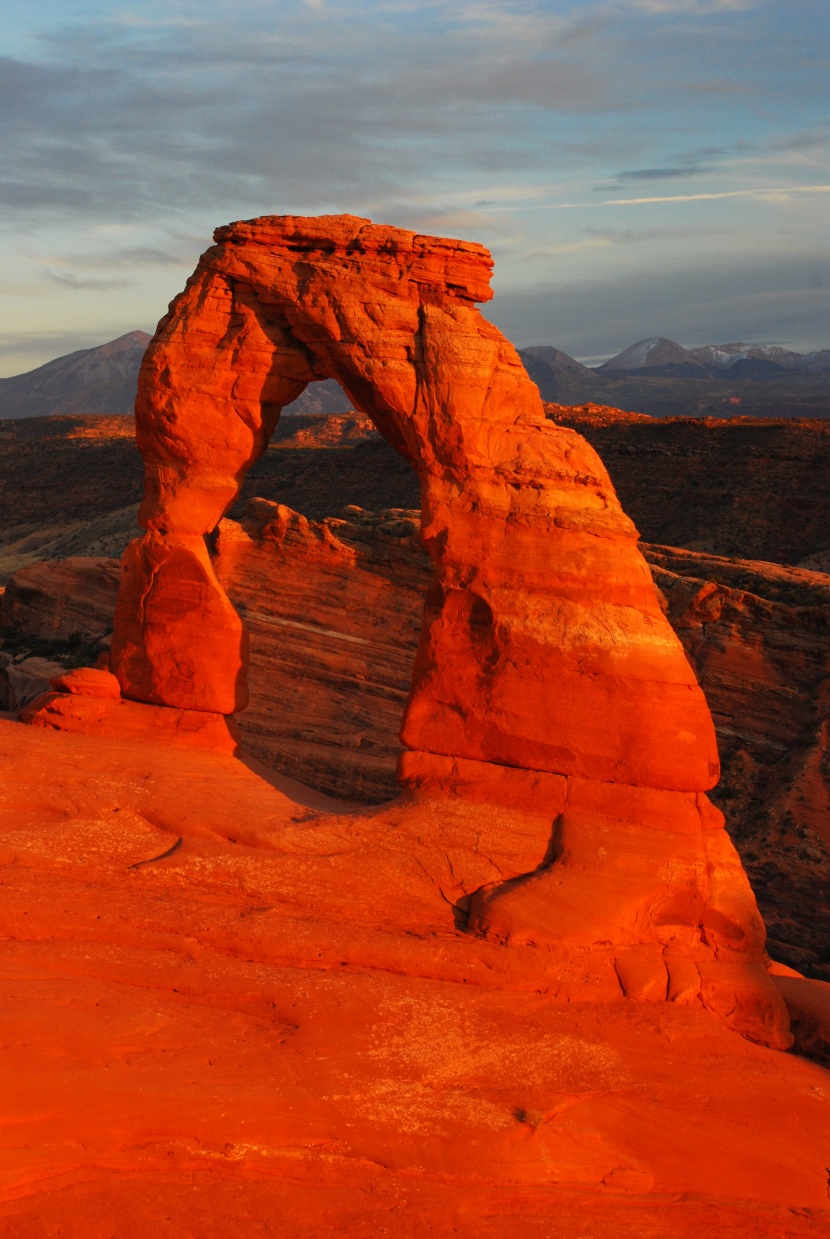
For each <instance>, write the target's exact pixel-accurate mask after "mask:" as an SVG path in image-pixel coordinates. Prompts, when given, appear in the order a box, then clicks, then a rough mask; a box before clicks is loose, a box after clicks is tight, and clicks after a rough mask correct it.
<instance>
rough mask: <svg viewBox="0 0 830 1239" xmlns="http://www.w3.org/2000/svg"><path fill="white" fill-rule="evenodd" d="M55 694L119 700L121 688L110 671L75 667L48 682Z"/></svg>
mask: <svg viewBox="0 0 830 1239" xmlns="http://www.w3.org/2000/svg"><path fill="white" fill-rule="evenodd" d="M50 683H51V686H52V688H53V689H54V690H55V692H56V693H74V694H75V695H77V696H80V697H105V698H110V697H113V698H116V699H117V698H119V697H120V696H121V686H120V685H119V683H118V680H117V679H116V678H115V676H114V675H113V674H112V672H111V671H106V670H104V669H103V668H98V667H76V668H75V669H74V670H72V671H62V672H61V674H60V675H56V676H53V678H52V680H51V681H50Z"/></svg>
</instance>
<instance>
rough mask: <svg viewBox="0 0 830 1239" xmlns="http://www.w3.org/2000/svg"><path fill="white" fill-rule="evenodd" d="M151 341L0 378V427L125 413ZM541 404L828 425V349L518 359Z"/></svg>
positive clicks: (335, 396) (535, 352)
mask: <svg viewBox="0 0 830 1239" xmlns="http://www.w3.org/2000/svg"><path fill="white" fill-rule="evenodd" d="M149 342H150V336H149V335H148V334H147V332H146V331H130V332H128V333H127V334H126V335H123V336H119V337H118V339H117V340H111V341H110V342H109V343H108V344H102V345H101V346H100V347H99V348H91V349H81V350H80V351H79V352H77V353H70V354H69V355H68V356H66V357H58V358H56V359H55V360H54V361H50V362H47V363H46V365H44V366H39V367H38V368H37V369H36V370H31V371H29V372H28V373H27V374H18V375H15V376H14V377H13V378H6V379H0V418H23V417H46V416H51V415H54V414H61V413H69V414H79V413H110V414H114V413H131V412H132V409H133V403H134V401H135V392H136V383H137V379H138V369H139V366H140V364H141V358H142V356H143V355H144V350H145V349H146V347H147V345H148V343H149ZM519 356H520V357H521V359H522V361H523V363H524V365H525V368H526V370H527V372H528V374H529V375H530V377H531V378H532V379H533V381H534V383H536V385H537V386H538V388H539V391H540V393H541V396H542V399H543V400H548V401H551V402H552V403H554V404H564V405H581V404H589V403H592V404H606V405H612V406H613V407H615V408H619V409H625V410H627V411H628V412H632V413H649V414H651V415H652V416H653V417H667V416H686V417H689V416H692V417H706V416H709V417H730V416H735V415H740V414H744V415H750V416H754V417H830V349H820V350H818V351H815V352H812V353H796V352H793V351H792V350H790V349H783V348H778V347H777V346H775V345H766V344H762V345H751V344H742V343H736V344H706V345H704V346H703V347H702V348H694V349H686V348H683V347H682V345H680V344H677V343H676V342H675V341H674V340H667V339H665V338H664V337H662V336H654V337H652V338H651V339H648V340H638V341H637V343H636V344H632V345H630V347H629V348H626V349H623V351H622V352H621V353H617V355H616V356H615V357H612V358H610V360H609V361H606V362H604V363H603V364H602V365H601V366H597V367H590V366H584V365H583V364H582V363H581V362H579V361H577V360H576V359H575V358H573V357H570V356H568V354H567V353H563V352H562V350H561V349H558V348H554V347H552V346H550V345H539V346H536V347H533V348H525V349H520V350H519ZM348 406H349V401H348V398H347V397H346V395H345V394H344V392H343V390H342V388H341V387H340V386H339V385H338V384H337V383H336V382H334V380H333V379H327V380H325V381H324V382H321V383H311V384H309V386H308V387H307V388H306V390H305V391H304V392H303V394H302V395H301V396H300V397H299V398H298V399H297V400H295V401H294V403H293V404H292V405H289V406H288V408H287V409H286V412H287V413H342V412H344V411H345V410H346V409H347V408H348Z"/></svg>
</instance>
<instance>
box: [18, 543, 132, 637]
mask: <svg viewBox="0 0 830 1239" xmlns="http://www.w3.org/2000/svg"><path fill="white" fill-rule="evenodd" d="M119 576H120V574H119V572H118V566H117V564H115V563H113V561H112V560H111V559H93V558H83V559H82V558H78V557H74V556H73V557H71V558H69V559H59V560H52V561H50V562H48V563H39V564H32V565H31V567H28V568H21V569H19V570H18V571H17V572H15V574H14V576H13V577H12V578H11V579H10V580H9V582H8V586H7V588H6V591H5V593H3V594H2V595H0V628H11V629H18V628H20V627H21V624H22V623H24V619H23V617H24V616H25V632H26V636H28V637H35V638H39V639H40V640H43V641H60V640H66V638H67V637H71V636H74V635H76V634H79V635H81V636H87V637H99V636H103V635H104V634H105V633H107V632H109V631H110V629H111V628H112V598H113V594H114V592H115V590H117V588H118V581H119Z"/></svg>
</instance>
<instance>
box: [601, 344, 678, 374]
mask: <svg viewBox="0 0 830 1239" xmlns="http://www.w3.org/2000/svg"><path fill="white" fill-rule="evenodd" d="M688 364H689V354H688V353H687V352H686V350H685V348H683V346H682V345H680V344H678V343H677V342H676V341H675V340H667V339H666V338H665V336H651V337H649V338H648V339H647V340H638V341H637V343H636V344H631V345H629V347H628V348H626V349H623V351H622V352H621V353H617V355H616V357H612V358H611V359H610V360H609V361H606V362H603V364H602V365H601V366H599V367H598V369H599V370H645V369H647V368H650V367H652V366H685V365H688Z"/></svg>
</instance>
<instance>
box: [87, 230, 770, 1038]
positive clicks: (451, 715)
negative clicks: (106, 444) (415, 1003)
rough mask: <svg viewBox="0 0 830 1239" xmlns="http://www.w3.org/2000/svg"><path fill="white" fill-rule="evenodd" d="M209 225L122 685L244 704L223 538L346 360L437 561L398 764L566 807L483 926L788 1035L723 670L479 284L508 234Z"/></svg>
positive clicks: (432, 789)
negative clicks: (723, 722) (595, 954)
mask: <svg viewBox="0 0 830 1239" xmlns="http://www.w3.org/2000/svg"><path fill="white" fill-rule="evenodd" d="M215 241H216V244H215V245H214V246H213V247H212V248H211V249H209V250H208V251H207V252H206V253H205V254H204V255H203V257H202V258H201V260H200V262H199V265H198V267H197V269H196V271H195V273H194V275H193V276H192V277H191V279H190V280H189V281H188V284H187V287H186V288H185V290H184V292H183V293H182V294H181V295H180V296H179V297H178V298H177V299H176V300H175V301H174V302H173V303H172V305H171V307H170V312H169V313H168V315H167V316H166V318H165V319H163V320H162V322H161V323H160V325H159V328H158V331H157V333H156V336H155V337H154V340H153V342H152V344H151V346H150V348H149V349H148V352H147V355H146V357H145V361H144V364H143V367H142V371H141V376H140V380H139V393H138V399H137V404H136V418H137V438H138V444H139V447H140V449H141V451H142V453H143V455H144V459H145V462H146V491H145V498H144V502H143V505H142V510H141V516H140V521H141V524H142V525H143V526H144V528H145V530H146V532H145V534H144V536H143V537H142V538H140V539H138V540H137V541H136V542H134V543H133V544H132V545H131V547H130V548H129V549H128V551H127V553H126V555H125V558H124V575H123V581H122V586H121V590H120V594H119V602H118V609H117V613H116V622H115V631H114V634H113V648H112V658H113V664H112V665H113V670H114V671H115V673H116V675H117V676H118V679H119V681H120V683H121V687H122V692H123V694H124V696H125V697H128V698H133V699H135V700H139V701H144V702H150V703H155V704H157V705H161V706H175V707H179V708H184V709H190V710H197V711H198V710H203V711H218V712H221V713H225V714H229V713H232V712H233V711H234V710H235V709H238V708H240V707H241V706H242V705H244V700H245V697H244V670H245V638H244V633H243V630H242V624H241V622H240V620H239V619H238V617H237V616H236V615H235V613H234V612H233V609H232V607H231V606H230V603H229V602H228V600H227V598H226V597H225V595H224V594H223V592H222V590H221V588H220V586H219V584H218V582H217V581H216V578H215V576H214V575H213V571H212V568H211V566H210V558H209V555H208V552H207V549H206V546H205V542H204V536H205V535H206V534H209V533H210V531H211V530H212V529H213V528H215V526H216V524H217V523H218V521H219V520H220V518H221V517H222V515H223V514H224V512H225V511H226V510H227V509H228V507H229V506H230V504H231V503H232V502H233V500H234V499H235V497H236V495H237V493H238V490H239V486H240V484H241V481H242V479H243V477H244V474H245V472H246V470H247V469H248V468H249V467H250V465H251V464H252V463H253V461H254V460H255V459H256V458H257V457H258V456H259V455H260V454H261V452H262V451H264V450H265V448H266V446H267V443H268V439H269V437H270V435H271V433H272V432H273V429H274V426H275V425H276V421H277V418H278V417H279V412H280V409H281V408H282V407H283V406H284V405H285V404H288V403H289V402H290V401H291V400H293V399H295V398H296V396H297V395H299V393H300V392H301V391H302V390H303V388H304V387H305V386H306V384H307V383H309V382H312V381H314V380H315V379H321V378H334V379H337V380H338V382H339V383H340V384H341V385H342V387H343V388H344V389H345V391H346V392H347V394H348V396H349V398H350V399H351V400H352V401H353V402H354V405H355V407H356V408H358V409H360V410H361V411H363V412H364V413H366V414H368V415H369V416H370V417H371V418H372V420H373V422H374V423H375V425H376V426H377V428H378V429H379V430H380V432H381V433H382V434H383V435H384V436H385V437H386V438H387V439H388V440H389V442H390V443H391V444H392V445H393V446H394V447H396V448H397V449H398V450H399V451H400V452H402V453H403V454H404V455H405V456H406V457H407V459H408V460H410V461H411V462H412V464H413V465H414V467H415V468H416V470H417V471H418V475H419V478H420V484H421V497H422V514H423V515H422V531H423V538H424V542H425V545H426V547H427V549H428V550H429V552H430V555H431V556H432V559H433V562H434V565H435V582H434V586H433V588H432V590H431V592H430V595H429V597H428V599H427V602H426V607H425V616H424V625H423V631H422V636H421V643H420V648H419V653H418V657H417V660H416V666H415V672H414V676H413V683H412V689H411V693H410V698H409V702H408V705H407V708H406V713H405V717H404V722H403V729H402V738H403V741H404V744H405V745H406V746H407V749H408V753H407V754H406V755H405V758H404V760H403V762H402V767H401V776H402V780H403V782H404V784H405V786H407V787H408V788H409V789H410V790H411V791H412V792H418V793H421V794H428V793H429V794H438V793H440V792H441V790H442V789H443V791H444V792H445V793H447V790H448V789H449V788H450V787H452V789H453V794H454V795H457V796H458V795H460V796H463V795H465V794H467V792H470V793H471V794H473V793H474V792H475V789H476V788H479V789H480V788H481V787H487V788H490V789H491V791H492V795H493V796H494V797H495V799H496V800H499V799H501V803H503V804H505V805H510V804H516V803H517V802H519V801H521V800H522V797H523V796H531V797H533V798H535V799H536V800H537V801H538V799H539V797H541V799H542V801H543V802H544V805H545V806H546V811H547V812H549V814H550V817H551V820H553V819H555V820H556V823H557V825H556V832H555V836H554V840H553V843H552V850H551V853H550V855H549V856H548V857H546V858H543V857H540V858H539V859H540V865H539V868H538V869H537V870H536V871H534V872H533V873H530V874H519V873H516V874H512V875H507V876H508V877H509V879H510V880H508V881H506V882H505V883H503V884H500V885H499V886H497V887H495V888H494V889H491V890H482V891H480V892H479V893H478V894H477V895H476V896H475V897H474V899H473V901H472V911H471V924H472V926H473V928H474V929H475V930H476V931H477V932H479V933H483V934H488V935H490V936H493V937H495V938H500V939H501V940H503V941H507V942H526V943H527V942H531V943H534V944H537V945H540V946H545V945H547V946H548V947H556V946H557V945H561V944H562V943H566V944H568V945H569V946H571V947H573V946H575V947H579V948H580V949H581V948H584V949H586V950H589V951H596V950H597V949H599V947H600V946H602V947H603V949H609V950H611V951H612V953H613V956H614V961H615V965H614V966H615V967H616V970H617V974H618V976H619V978H620V985H621V987H622V990H623V992H625V993H628V994H630V995H632V996H637V997H650V998H655V997H657V998H666V997H674V998H676V999H678V1000H681V1001H693V1000H694V999H695V998H696V997H703V1000H704V1002H705V1003H706V1004H707V1005H709V1006H711V1007H713V1009H716V1010H720V1011H721V1012H726V1011H729V1012H730V1013H731V1014H730V1017H729V1018H730V1019H731V1021H732V1023H733V1024H735V1026H736V1027H739V1028H740V1029H741V1030H742V1031H746V1032H748V1033H749V1035H752V1036H755V1037H756V1039H759V1040H765V1041H767V1042H769V1043H772V1044H785V1043H787V1033H786V1015H785V1013H784V1011H783V1008H782V1007H781V1004H780V1002H778V1001H777V1000H776V997H775V993H774V991H773V990H772V989H771V987H770V986H769V984H768V982H767V981H766V974H765V971H764V969H763V967H762V955H763V943H764V934H763V926H762V923H761V921H760V918H759V916H758V913H757V910H756V908H755V903H754V899H753V897H752V894H751V891H750V890H749V887H748V884H747V882H746V879H745V876H744V875H743V871H742V870H741V867H740V863H739V861H738V860H737V857H736V855H735V853H734V849H732V847H731V844H730V843H729V840H728V837H727V836H726V834H725V832H724V831H723V829H722V826H723V819H722V817H721V816H720V814H719V813H718V812H717V811H716V810H715V809H713V807H712V806H711V805H710V804H709V802H708V801H707V799H706V796H705V792H706V790H707V789H709V788H711V787H712V786H713V785H714V783H715V782H716V781H717V777H718V758H717V750H716V743H715V736H714V729H713V726H712V721H711V718H710V715H709V710H708V708H707V705H706V702H705V700H704V698H703V694H702V692H701V690H700V689H699V687H698V685H697V683H696V681H695V677H694V674H693V673H692V671H691V668H690V667H689V665H688V662H687V661H686V658H685V656H684V654H683V650H682V647H681V646H680V643H679V642H678V640H677V639H676V637H675V636H674V633H673V632H672V630H671V628H670V627H669V624H668V623H667V621H666V619H665V618H664V616H663V614H662V612H661V610H660V607H659V604H658V599H657V595H656V591H655V589H654V586H653V584H652V581H651V577H650V573H649V570H648V567H647V565H646V564H645V562H644V560H643V559H642V558H641V556H640V554H639V551H638V549H637V532H636V530H635V528H634V526H633V524H632V523H631V521H630V520H629V519H628V518H627V517H626V516H625V514H624V513H623V511H622V509H621V507H620V504H619V502H618V500H617V498H616V495H615V493H614V490H613V487H612V486H611V483H610V481H609V478H608V475H607V473H606V471H605V469H604V467H603V466H602V464H601V462H600V460H599V458H598V457H597V455H596V453H595V452H594V451H593V449H592V448H591V447H590V446H589V445H588V444H587V443H586V442H585V441H584V440H583V439H582V438H581V437H580V436H579V435H577V434H576V433H575V432H572V431H570V430H567V429H563V428H561V427H558V426H555V425H553V424H551V423H550V422H548V421H546V420H545V417H544V413H543V409H542V405H541V400H540V398H539V394H538V391H537V389H536V387H535V386H534V385H533V384H532V383H531V381H530V380H529V379H528V377H527V375H526V374H525V371H524V369H523V367H522V365H521V362H520V360H519V358H518V356H517V354H516V351H515V350H514V348H513V347H512V345H510V344H509V342H508V341H507V340H505V339H504V337H503V336H502V335H501V333H500V332H499V331H498V330H497V329H496V328H495V327H493V326H492V325H491V324H490V323H488V322H487V321H486V320H485V319H484V318H483V317H482V315H481V314H480V312H479V311H478V310H477V309H476V303H477V302H483V301H486V300H488V299H489V298H490V296H491V292H490V288H489V278H490V273H491V269H492V262H491V259H490V256H489V254H488V253H487V251H486V250H484V249H483V248H482V247H481V246H479V245H475V244H470V243H466V242H462V241H453V240H445V239H440V238H434V237H424V236H420V235H418V234H415V233H412V232H408V231H404V230H402V229H397V228H390V227H385V226H378V225H374V224H372V223H370V222H369V221H368V220H364V219H358V218H355V217H353V216H323V217H320V218H316V219H304V218H296V217H290V216H288V217H265V218H261V219H257V220H252V221H247V222H241V223H235V224H231V225H228V226H227V227H225V228H220V229H219V230H218V231H217V232H216V234H215ZM528 780H530V782H528ZM531 783H532V788H531ZM551 860H554V861H555V863H550V862H551ZM730 970H731V971H730Z"/></svg>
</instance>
